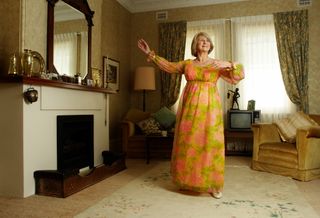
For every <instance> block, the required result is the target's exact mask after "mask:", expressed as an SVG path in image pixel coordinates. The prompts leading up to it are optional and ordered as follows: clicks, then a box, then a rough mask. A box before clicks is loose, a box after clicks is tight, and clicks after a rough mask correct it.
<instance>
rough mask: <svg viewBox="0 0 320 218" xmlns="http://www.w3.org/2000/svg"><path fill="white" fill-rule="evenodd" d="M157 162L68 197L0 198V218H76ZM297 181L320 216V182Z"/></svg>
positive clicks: (235, 160) (136, 165)
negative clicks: (75, 217)
mask: <svg viewBox="0 0 320 218" xmlns="http://www.w3.org/2000/svg"><path fill="white" fill-rule="evenodd" d="M250 160H251V158H250V157H235V156H228V157H227V159H226V164H239V165H248V166H249V165H250ZM158 161H160V160H154V159H151V162H150V164H146V162H145V160H141V159H129V160H127V161H126V163H127V167H128V169H127V170H125V171H122V172H120V173H118V174H116V175H115V176H112V177H109V178H108V179H105V180H103V181H101V182H99V183H97V184H95V185H93V186H90V187H88V188H86V189H84V190H82V191H80V192H78V193H76V194H73V195H71V196H69V197H67V198H55V197H46V196H39V195H33V196H30V197H27V198H4V197H0V217H1V218H7V217H8V218H12V217H28V218H29V217H32V218H38V217H39V218H40V217H41V218H44V217H73V216H74V215H76V214H78V213H80V212H82V211H83V210H85V209H86V208H88V207H90V206H92V205H94V204H96V203H98V202H99V201H100V200H102V199H103V198H105V197H107V196H108V195H110V194H112V193H113V192H115V191H116V190H118V189H119V188H121V187H122V186H124V185H126V184H127V183H129V182H130V181H132V180H133V179H135V178H136V177H138V176H140V175H142V174H143V173H145V172H146V171H148V170H150V169H151V168H152V167H153V166H154V165H155V164H156V163H157V162H158ZM295 182H296V184H297V186H298V187H299V189H300V190H301V192H302V193H303V196H304V197H305V198H306V199H307V200H308V202H309V203H310V204H311V205H312V206H313V208H314V209H315V210H316V211H317V213H318V214H319V217H320V198H319V196H320V179H317V180H313V181H310V182H299V181H295Z"/></svg>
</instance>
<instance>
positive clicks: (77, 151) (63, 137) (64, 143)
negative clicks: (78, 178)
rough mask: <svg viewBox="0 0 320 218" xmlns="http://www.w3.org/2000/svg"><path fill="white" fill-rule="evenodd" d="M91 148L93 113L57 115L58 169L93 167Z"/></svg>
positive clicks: (92, 147) (64, 170)
mask: <svg viewBox="0 0 320 218" xmlns="http://www.w3.org/2000/svg"><path fill="white" fill-rule="evenodd" d="M93 150H94V146H93V115H58V116H57V162H58V166H57V169H58V171H60V172H64V173H65V172H69V171H75V170H80V169H82V168H85V167H89V168H93V166H94V161H93V159H94V152H93Z"/></svg>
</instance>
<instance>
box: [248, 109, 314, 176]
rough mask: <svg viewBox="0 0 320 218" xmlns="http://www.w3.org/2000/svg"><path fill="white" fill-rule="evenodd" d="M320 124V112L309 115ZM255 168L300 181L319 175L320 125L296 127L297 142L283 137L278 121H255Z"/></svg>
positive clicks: (253, 164)
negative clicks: (275, 122) (267, 122)
mask: <svg viewBox="0 0 320 218" xmlns="http://www.w3.org/2000/svg"><path fill="white" fill-rule="evenodd" d="M309 117H310V118H312V120H313V121H315V122H316V123H318V124H320V115H309ZM252 131H253V158H252V166H251V167H252V169H254V170H259V171H266V172H270V173H274V174H279V175H283V176H289V177H292V178H294V179H297V180H301V181H309V180H312V179H316V178H320V126H319V125H310V126H303V127H300V128H297V131H296V138H295V142H286V141H283V140H282V138H281V136H280V134H279V130H278V127H277V125H276V124H274V123H272V124H271V123H270V124H266V123H261V124H253V125H252Z"/></svg>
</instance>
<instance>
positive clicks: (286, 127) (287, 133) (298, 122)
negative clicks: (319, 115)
mask: <svg viewBox="0 0 320 218" xmlns="http://www.w3.org/2000/svg"><path fill="white" fill-rule="evenodd" d="M274 123H275V125H276V126H277V127H278V130H279V133H280V136H281V138H282V140H284V141H286V142H290V143H295V142H296V133H297V129H298V128H302V127H305V126H314V125H318V124H317V123H316V122H315V121H314V120H312V119H311V118H310V117H309V116H308V115H306V114H304V113H303V112H301V111H299V112H296V113H294V114H293V115H291V116H289V117H287V118H283V119H279V120H277V121H275V122H274Z"/></svg>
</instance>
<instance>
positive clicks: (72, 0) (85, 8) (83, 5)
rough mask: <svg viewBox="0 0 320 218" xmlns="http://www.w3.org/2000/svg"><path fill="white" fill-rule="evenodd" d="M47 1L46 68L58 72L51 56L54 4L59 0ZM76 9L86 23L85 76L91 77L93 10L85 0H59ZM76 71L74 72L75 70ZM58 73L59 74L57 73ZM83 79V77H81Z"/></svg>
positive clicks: (52, 54) (52, 50)
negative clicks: (86, 60)
mask: <svg viewBox="0 0 320 218" xmlns="http://www.w3.org/2000/svg"><path fill="white" fill-rule="evenodd" d="M47 1H48V20H47V70H48V71H49V72H54V73H58V74H59V72H57V70H56V68H55V67H54V64H53V63H54V62H53V57H54V53H53V52H54V49H53V47H54V46H53V38H54V6H55V4H56V3H57V2H58V1H59V0H47ZM60 1H63V2H65V3H66V4H68V5H70V6H71V7H73V8H75V9H77V10H78V11H80V12H81V13H83V14H84V16H85V18H86V20H87V23H88V72H87V75H86V77H85V78H87V79H92V73H91V49H92V48H91V45H92V43H91V39H92V26H93V22H92V18H93V14H94V11H91V9H90V7H89V4H88V1H87V0H60ZM75 73H76V72H75ZM59 75H60V74H59ZM83 79H84V78H83Z"/></svg>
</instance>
